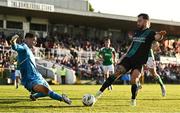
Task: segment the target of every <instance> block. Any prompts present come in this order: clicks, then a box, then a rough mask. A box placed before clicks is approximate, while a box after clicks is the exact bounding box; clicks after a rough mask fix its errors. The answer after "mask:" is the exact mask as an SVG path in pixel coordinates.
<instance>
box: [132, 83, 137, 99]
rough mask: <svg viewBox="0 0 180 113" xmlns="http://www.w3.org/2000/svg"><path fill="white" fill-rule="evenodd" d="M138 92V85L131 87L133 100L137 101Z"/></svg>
mask: <svg viewBox="0 0 180 113" xmlns="http://www.w3.org/2000/svg"><path fill="white" fill-rule="evenodd" d="M137 92H138V85H137V84H132V85H131V93H132V97H131V99H136V96H137Z"/></svg>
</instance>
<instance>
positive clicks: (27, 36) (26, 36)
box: [25, 33, 35, 39]
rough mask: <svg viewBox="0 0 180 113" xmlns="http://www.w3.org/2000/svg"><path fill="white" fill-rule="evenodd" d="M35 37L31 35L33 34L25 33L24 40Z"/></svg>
mask: <svg viewBox="0 0 180 113" xmlns="http://www.w3.org/2000/svg"><path fill="white" fill-rule="evenodd" d="M34 37H35V34H33V33H26V35H25V39H26V38H34Z"/></svg>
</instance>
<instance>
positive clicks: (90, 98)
mask: <svg viewBox="0 0 180 113" xmlns="http://www.w3.org/2000/svg"><path fill="white" fill-rule="evenodd" d="M95 101H96V99H95V97H94V95H91V94H85V95H84V96H83V98H82V103H83V104H84V105H85V106H92V105H93V104H94V103H95Z"/></svg>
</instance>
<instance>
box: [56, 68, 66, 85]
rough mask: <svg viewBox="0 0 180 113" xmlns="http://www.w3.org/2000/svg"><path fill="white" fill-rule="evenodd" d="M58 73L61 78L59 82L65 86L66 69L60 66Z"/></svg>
mask: <svg viewBox="0 0 180 113" xmlns="http://www.w3.org/2000/svg"><path fill="white" fill-rule="evenodd" d="M58 71H59V72H58V73H59V74H60V76H61V82H62V84H66V75H67V70H66V68H65V67H64V66H62V67H61V69H60V70H58Z"/></svg>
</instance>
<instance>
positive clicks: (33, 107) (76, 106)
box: [0, 105, 86, 109]
mask: <svg viewBox="0 0 180 113" xmlns="http://www.w3.org/2000/svg"><path fill="white" fill-rule="evenodd" d="M80 107H86V106H83V105H81V106H80V105H74V106H73V105H71V106H52V105H49V106H33V105H32V106H30V105H28V106H26V105H24V106H22V105H21V106H0V108H2V109H3V108H4V109H7V108H10V109H42V108H43V109H48V108H80Z"/></svg>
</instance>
